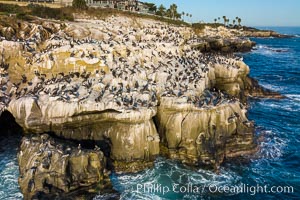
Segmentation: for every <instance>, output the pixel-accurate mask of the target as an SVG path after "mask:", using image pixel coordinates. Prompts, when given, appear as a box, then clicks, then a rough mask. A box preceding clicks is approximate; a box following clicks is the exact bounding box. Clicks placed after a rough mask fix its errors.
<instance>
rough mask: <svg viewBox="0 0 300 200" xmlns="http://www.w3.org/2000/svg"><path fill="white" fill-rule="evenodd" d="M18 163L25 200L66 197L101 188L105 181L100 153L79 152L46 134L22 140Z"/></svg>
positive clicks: (102, 159)
mask: <svg viewBox="0 0 300 200" xmlns="http://www.w3.org/2000/svg"><path fill="white" fill-rule="evenodd" d="M18 161H19V166H20V178H19V184H20V187H21V190H22V193H23V194H24V195H25V196H24V198H25V199H34V198H38V199H41V198H45V197H47V195H51V196H52V197H53V195H54V196H55V195H56V197H59V196H60V195H62V194H64V195H66V197H68V193H71V192H72V191H76V190H78V189H81V188H84V187H90V186H95V185H98V187H100V188H103V187H104V183H105V182H106V181H107V180H105V179H107V174H105V172H104V169H105V167H106V160H105V157H104V155H103V153H102V152H101V151H100V150H93V151H92V150H81V148H76V147H74V146H72V145H71V144H70V145H67V144H66V143H65V142H63V143H62V142H59V141H56V140H55V139H53V138H51V137H50V136H49V135H47V134H44V135H41V136H33V137H30V136H26V137H24V138H23V139H22V142H21V147H20V152H19V154H18ZM73 195H74V194H73ZM74 196H75V197H76V195H74ZM60 197H61V198H63V197H62V196H60ZM53 198H54V197H53Z"/></svg>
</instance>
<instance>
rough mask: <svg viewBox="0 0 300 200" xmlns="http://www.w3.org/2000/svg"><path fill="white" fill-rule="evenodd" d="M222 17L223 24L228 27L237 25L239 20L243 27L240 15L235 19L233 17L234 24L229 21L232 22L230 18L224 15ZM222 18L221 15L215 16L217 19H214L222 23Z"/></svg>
mask: <svg viewBox="0 0 300 200" xmlns="http://www.w3.org/2000/svg"><path fill="white" fill-rule="evenodd" d="M222 18H223V24H224V26H227V27H235V26H236V22H238V26H239V27H241V22H242V19H241V18H239V17H236V18H235V19H233V20H232V24H230V23H229V22H230V19H229V18H227V17H226V16H223V17H222ZM220 19H221V18H220V17H218V18H215V19H214V22H215V24H216V23H217V21H218V22H219V23H220Z"/></svg>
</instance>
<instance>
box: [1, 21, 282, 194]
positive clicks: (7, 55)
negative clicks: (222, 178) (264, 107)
mask: <svg viewBox="0 0 300 200" xmlns="http://www.w3.org/2000/svg"><path fill="white" fill-rule="evenodd" d="M20 23H21V24H20V25H19V26H18V30H19V31H22V30H23V29H24V31H25V32H26V33H27V32H28V34H23V35H22V34H19V35H18V37H19V39H18V40H14V39H12V38H11V37H8V38H7V39H9V40H6V39H1V41H0V52H1V57H2V60H3V62H4V63H5V64H6V65H5V66H7V65H8V66H9V68H7V69H4V70H5V73H2V74H1V75H2V77H4V79H3V78H2V79H1V87H3V85H4V84H3V83H4V82H5V84H6V86H5V90H4V89H3V91H4V92H3V95H4V96H5V99H7V101H5V103H2V104H1V105H2V107H3V109H7V110H8V111H9V112H10V113H12V114H13V116H14V117H15V119H16V122H17V123H18V124H19V125H21V126H22V128H23V129H24V132H25V136H24V138H23V140H22V144H21V150H20V154H19V156H18V158H19V164H20V172H21V173H20V174H21V177H20V180H19V182H20V186H21V189H22V192H23V193H24V194H25V198H26V199H31V198H32V197H33V196H36V195H43V194H46V195H50V196H51V195H52V194H54V195H55V194H62V193H66V194H69V193H73V191H76V190H81V189H84V188H95V185H96V186H97V185H98V186H99V187H100V188H105V184H106V183H104V182H103V180H105V179H106V178H105V177H106V174H107V173H106V171H107V170H114V171H116V172H118V173H124V172H137V171H140V170H143V169H145V168H147V167H150V166H152V165H153V161H154V159H155V158H156V156H158V155H159V154H162V155H165V156H167V157H169V158H172V159H178V160H181V161H182V162H183V163H186V164H189V165H194V166H207V167H210V168H214V169H215V170H218V167H219V166H220V164H221V163H222V162H223V160H224V159H225V158H233V157H237V156H243V155H247V154H250V153H252V152H254V151H255V149H256V145H255V139H254V135H253V122H250V121H249V120H248V119H247V115H246V112H247V110H246V108H247V106H246V101H247V100H246V98H247V96H257V97H262V96H272V97H278V98H279V97H281V96H280V95H279V94H277V93H271V92H270V91H267V90H264V89H263V88H261V87H260V86H259V85H258V83H257V82H256V81H255V80H253V79H251V78H249V77H248V74H249V67H248V66H247V65H246V64H245V63H244V62H243V61H242V58H240V57H236V56H234V55H219V54H203V53H201V51H199V49H197V47H195V41H200V40H202V39H203V37H208V35H209V34H208V33H210V34H211V35H210V36H211V37H212V38H218V37H220V36H222V34H223V33H224V34H223V36H222V37H223V39H226V38H228V37H227V36H226V34H227V32H226V31H225V30H222V31H223V33H222V32H220V31H218V32H217V33H216V34H215V33H214V32H209V31H208V32H207V33H206V34H208V35H206V36H205V35H204V36H203V35H202V36H199V35H197V34H195V33H193V32H192V29H190V28H188V27H176V26H170V25H167V24H164V23H161V22H156V21H151V20H144V19H139V20H138V21H137V19H131V18H121V17H111V18H107V19H105V20H79V21H77V22H72V23H64V24H63V25H62V24H60V23H58V22H48V23H46V22H44V23H38V22H31V23H28V22H26V23H24V24H22V22H20ZM48 26H50V27H52V28H47V27H48ZM22 27H23V28H22ZM28 27H33V28H32V30H31V31H29V29H28ZM55 27H59V29H61V30H60V31H57V30H56V28H55ZM1 28H2V32H1V33H4V32H3V31H4V30H8V29H9V27H1ZM15 29H16V28H15V27H12V30H15ZM10 30H11V29H10ZM41 33H43V34H41ZM225 33H226V34H225ZM220 34H221V35H220ZM21 36H22V37H21ZM230 38H231V39H230V40H232V41H236V42H237V45H238V44H241V48H242V47H243V44H246V46H247V45H248V44H249V45H250V46H251V47H252V45H253V44H252V43H251V41H250V42H249V40H248V39H239V38H237V37H234V35H230ZM222 41H225V40H222ZM207 42H209V41H207ZM247 42H249V43H247ZM214 45H216V48H223V47H224V46H226V44H225V45H224V44H222V45H221V46H219V47H218V45H217V44H214ZM222 46H223V47H222ZM228 48H229V47H228ZM3 74H4V75H3ZM2 80H3V81H2ZM1 94H2V93H1ZM1 98H2V97H1ZM49 132H51V133H52V134H53V135H54V136H55V137H54V138H52V137H50V136H49V135H40V134H42V133H49ZM29 134H33V136H32V135H31V136H30V135H29ZM58 138H60V139H58ZM69 141H75V142H76V143H77V144H82V145H83V144H89V145H86V146H85V147H84V148H83V147H81V145H79V146H78V147H77V146H74V144H73V146H72V145H69ZM95 144H96V145H98V147H97V146H96V147H95V150H91V149H94V145H95ZM68 146H69V147H68Z"/></svg>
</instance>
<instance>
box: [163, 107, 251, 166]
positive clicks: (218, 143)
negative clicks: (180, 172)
mask: <svg viewBox="0 0 300 200" xmlns="http://www.w3.org/2000/svg"><path fill="white" fill-rule="evenodd" d="M245 114H246V109H245V108H244V107H243V106H242V105H241V104H240V103H239V102H238V101H236V102H228V103H226V104H223V105H222V104H221V105H218V106H214V107H207V108H201V109H199V108H195V107H190V106H189V105H180V106H172V107H168V106H166V107H164V106H161V107H159V110H158V115H157V123H158V124H159V125H158V127H159V133H160V137H161V140H162V142H161V143H162V145H163V147H164V148H163V149H164V152H163V153H165V154H167V155H168V156H169V157H170V158H175V159H179V160H182V161H183V163H186V164H189V165H196V166H209V167H214V168H215V169H218V166H219V165H220V163H222V162H223V160H224V158H226V157H227V158H229V157H236V156H239V155H246V154H249V153H251V152H254V151H255V148H256V146H255V144H254V143H253V141H254V138H253V123H252V122H249V121H248V120H247V118H246V115H245Z"/></svg>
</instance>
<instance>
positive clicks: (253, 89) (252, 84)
mask: <svg viewBox="0 0 300 200" xmlns="http://www.w3.org/2000/svg"><path fill="white" fill-rule="evenodd" d="M244 85H245V87H244V94H245V95H246V96H249V97H256V98H274V99H283V98H285V97H284V96H283V95H281V94H279V93H278V92H274V91H271V90H268V89H266V88H263V87H262V86H260V85H259V83H258V81H257V80H255V79H254V78H251V77H249V76H247V77H246V79H245V81H244Z"/></svg>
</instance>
